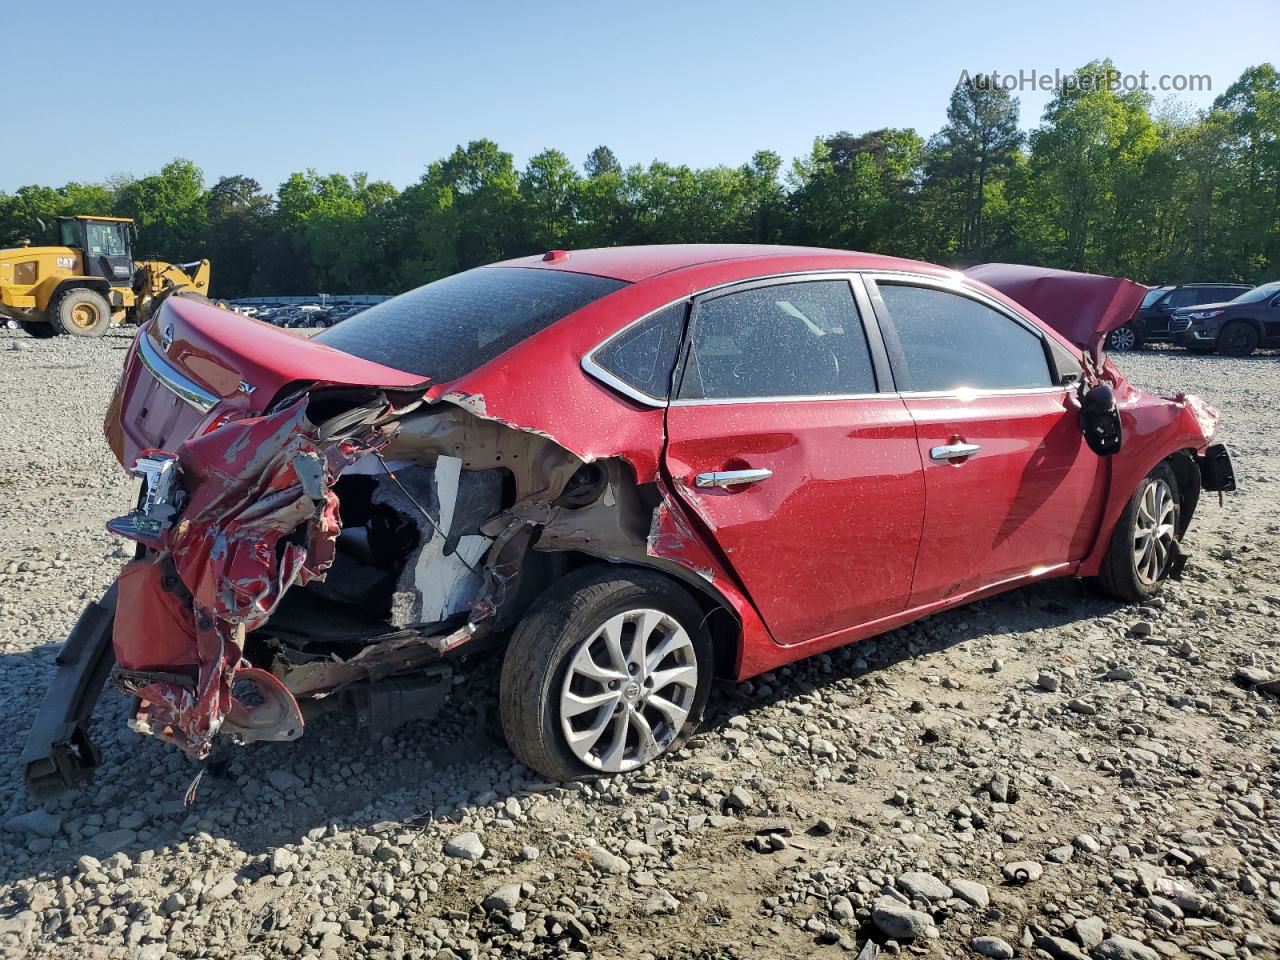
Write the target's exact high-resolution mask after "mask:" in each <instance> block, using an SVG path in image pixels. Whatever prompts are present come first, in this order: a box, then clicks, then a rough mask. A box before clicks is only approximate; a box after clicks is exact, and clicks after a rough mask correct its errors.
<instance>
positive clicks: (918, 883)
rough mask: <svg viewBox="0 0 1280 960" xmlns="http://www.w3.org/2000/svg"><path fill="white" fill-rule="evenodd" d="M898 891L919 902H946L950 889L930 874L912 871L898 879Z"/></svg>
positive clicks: (949, 895)
mask: <svg viewBox="0 0 1280 960" xmlns="http://www.w3.org/2000/svg"><path fill="white" fill-rule="evenodd" d="M898 889H900V890H902V891H903V892H904V893H907V894H909V895H910V896H912V897H917V898H919V899H921V900H947V899H950V897H951V888H950V887H949V886H947V885H946V884H945V883H943V882H942V881H941V880H939V879H938V878H937V877H935V876H934V875H933V874H931V873H925V872H923V871H914V872H912V873H904V874H903V875H902V876H900V877H899V878H898Z"/></svg>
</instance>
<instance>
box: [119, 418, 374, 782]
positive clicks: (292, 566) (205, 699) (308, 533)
mask: <svg viewBox="0 0 1280 960" xmlns="http://www.w3.org/2000/svg"><path fill="white" fill-rule="evenodd" d="M381 406H382V410H380V411H377V412H378V413H383V412H387V411H388V410H389V407H388V405H387V404H386V403H385V401H383V402H382V404H381ZM375 418H376V417H375ZM319 431H320V428H319V427H318V426H317V425H316V424H314V423H312V422H311V421H310V420H309V419H308V417H307V403H306V402H304V401H299V402H296V403H294V404H293V405H291V406H289V407H286V408H285V409H284V410H281V411H279V412H278V413H274V414H270V415H268V416H263V417H253V418H249V419H245V420H238V421H234V422H231V423H228V424H226V425H224V426H223V427H221V428H219V429H218V430H215V431H213V432H211V433H207V434H204V435H202V436H197V437H193V438H191V439H189V440H187V441H185V442H184V443H183V444H181V445H180V446H179V447H178V461H179V463H180V464H181V468H182V475H183V488H184V490H185V491H186V493H187V500H186V503H185V504H184V508H183V509H184V516H183V518H182V519H181V521H179V522H178V523H176V524H174V525H173V526H171V527H169V528H168V529H167V530H166V531H165V532H164V536H163V540H162V544H161V551H160V552H159V553H158V554H155V555H153V557H152V558H149V559H146V560H139V561H135V562H134V563H133V564H131V565H130V568H128V569H126V571H125V574H124V575H122V577H121V601H122V602H121V605H120V607H119V609H118V612H117V615H116V629H115V641H114V642H115V646H116V654H117V659H118V661H119V663H120V664H121V665H122V666H123V667H125V668H126V669H129V670H133V671H139V672H140V673H142V672H145V671H146V670H151V669H155V668H162V669H163V670H165V671H175V670H180V671H186V672H188V673H189V674H190V677H189V682H181V681H180V680H173V679H163V680H157V681H155V682H150V683H141V684H140V681H138V680H137V679H135V680H134V682H133V689H134V692H136V693H137V694H138V696H139V697H140V698H141V699H142V700H143V701H144V708H143V710H144V712H145V715H146V722H147V724H148V725H149V726H150V727H151V729H152V730H161V731H164V733H165V737H166V739H170V740H172V741H173V742H175V743H178V744H179V745H180V746H182V747H183V748H184V749H187V750H188V751H190V752H192V753H194V754H196V755H198V756H203V755H205V754H206V753H207V752H208V750H209V745H210V742H211V740H212V738H213V736H214V734H216V733H217V732H218V728H219V727H220V726H221V724H222V721H223V719H224V718H225V717H226V716H227V714H228V711H230V710H232V709H233V707H234V708H235V709H237V710H238V711H239V712H240V713H241V715H242V719H241V722H240V725H241V726H247V725H251V720H250V719H249V716H250V715H251V714H252V710H251V709H250V708H248V707H246V706H245V705H242V704H235V703H234V701H233V698H232V695H231V688H232V684H233V682H234V681H235V678H236V675H237V672H238V671H240V670H241V669H242V668H246V667H248V666H249V665H248V664H247V663H244V662H243V660H242V653H243V637H244V634H245V632H246V631H249V630H253V629H255V628H256V627H258V626H260V625H261V624H262V623H263V622H265V621H266V619H267V618H268V617H270V616H271V613H272V612H273V611H274V610H275V608H276V605H277V604H278V603H279V602H280V599H281V597H283V595H284V593H285V591H287V590H288V589H289V588H290V587H291V586H293V585H294V584H295V583H298V584H305V583H307V582H309V581H311V580H314V579H316V578H320V577H323V576H324V574H325V571H326V570H328V568H329V565H330V564H331V562H332V560H333V553H334V540H335V539H336V537H337V535H338V531H339V529H340V528H341V523H340V519H339V514H338V509H339V505H338V498H337V495H336V494H335V493H334V492H333V490H332V486H333V483H334V481H335V480H336V479H337V477H338V476H339V475H340V474H341V473H342V471H343V470H344V469H346V468H347V467H348V466H350V465H351V464H352V463H354V462H355V461H356V460H358V459H360V458H361V457H364V456H365V455H367V454H368V453H370V452H372V451H374V450H377V449H380V448H381V447H382V446H385V444H386V442H387V440H388V434H387V433H386V432H385V431H380V430H376V429H365V428H363V427H360V428H359V429H358V430H357V432H355V433H354V434H353V435H350V436H340V437H336V438H328V437H325V436H322V435H321V434H320V432H319ZM169 569H171V570H172V573H169V572H168V570H169ZM174 577H176V580H177V581H178V583H180V584H181V591H182V594H183V596H184V600H183V601H181V602H179V601H178V600H177V599H176V595H175V590H177V589H178V587H177V585H176V584H174V583H172V582H169V583H166V578H168V579H169V580H170V581H172V579H173V578H174ZM294 710H295V712H296V704H295V705H294Z"/></svg>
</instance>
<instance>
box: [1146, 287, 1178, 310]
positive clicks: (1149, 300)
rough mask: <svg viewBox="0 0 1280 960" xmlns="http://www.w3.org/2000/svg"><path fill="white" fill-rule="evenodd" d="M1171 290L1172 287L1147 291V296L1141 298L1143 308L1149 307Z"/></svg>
mask: <svg viewBox="0 0 1280 960" xmlns="http://www.w3.org/2000/svg"><path fill="white" fill-rule="evenodd" d="M1172 289H1173V288H1172V287H1156V288H1155V289H1153V290H1148V291H1147V295H1146V296H1145V297H1143V298H1142V305H1143V306H1144V307H1149V306H1151V305H1152V304H1153V303H1155V302H1156V301H1157V300H1159V299H1160V298H1161V297H1163V296H1164V295H1165V294H1166V293H1168V292H1169V291H1170V290H1172Z"/></svg>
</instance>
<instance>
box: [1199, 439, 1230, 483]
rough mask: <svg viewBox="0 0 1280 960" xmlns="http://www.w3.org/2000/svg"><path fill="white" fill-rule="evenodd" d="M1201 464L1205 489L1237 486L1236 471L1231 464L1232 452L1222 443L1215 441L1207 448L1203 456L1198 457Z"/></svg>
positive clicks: (1202, 481) (1201, 480) (1201, 476)
mask: <svg viewBox="0 0 1280 960" xmlns="http://www.w3.org/2000/svg"><path fill="white" fill-rule="evenodd" d="M1196 461H1197V462H1198V463H1199V464H1200V485H1201V486H1202V487H1203V488H1204V489H1205V490H1228V491H1229V490H1234V489H1235V488H1236V472H1235V468H1233V467H1232V466H1231V454H1229V453H1227V448H1226V446H1225V445H1223V444H1221V443H1215V444H1213V445H1212V446H1210V447H1209V448H1208V449H1206V450H1205V452H1204V456H1203V457H1197V458H1196Z"/></svg>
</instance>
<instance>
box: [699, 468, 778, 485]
mask: <svg viewBox="0 0 1280 960" xmlns="http://www.w3.org/2000/svg"><path fill="white" fill-rule="evenodd" d="M772 476H773V471H772V470H766V469H765V468H763V467H760V468H759V469H756V470H720V471H717V472H715V473H700V474H698V475H697V476H696V477H694V478H693V483H694V486H698V487H720V488H722V489H723V488H725V487H736V486H738V485H739V484H741V483H759V482H760V481H761V480H768V479H769V478H770V477H772Z"/></svg>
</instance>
